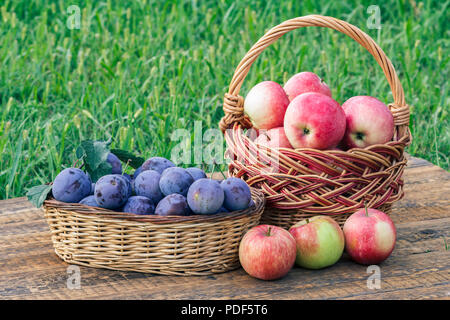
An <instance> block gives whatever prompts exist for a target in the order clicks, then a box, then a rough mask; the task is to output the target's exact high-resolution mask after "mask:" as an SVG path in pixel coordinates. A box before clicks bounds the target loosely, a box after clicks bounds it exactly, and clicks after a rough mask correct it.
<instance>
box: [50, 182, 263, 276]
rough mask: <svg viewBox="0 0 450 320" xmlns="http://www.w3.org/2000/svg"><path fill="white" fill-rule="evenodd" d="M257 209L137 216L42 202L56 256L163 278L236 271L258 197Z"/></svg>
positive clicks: (258, 196) (260, 200)
mask: <svg viewBox="0 0 450 320" xmlns="http://www.w3.org/2000/svg"><path fill="white" fill-rule="evenodd" d="M252 198H253V200H254V201H255V206H252V207H250V208H248V209H246V210H240V211H235V212H231V213H220V214H216V215H208V216H203V215H192V216H184V217H181V216H169V217H162V216H157V215H147V216H140V215H134V214H128V213H120V212H114V211H111V210H107V209H102V208H94V207H89V206H85V205H81V204H76V203H75V204H74V203H64V202H59V201H56V200H53V199H49V200H46V201H45V202H44V212H45V217H46V220H47V222H48V224H49V226H50V230H51V233H52V241H53V246H54V248H55V252H56V254H57V255H58V256H59V257H60V258H61V259H63V260H64V261H66V262H68V263H71V264H79V265H83V266H89V267H97V268H107V269H114V270H125V271H138V272H149V273H154V274H163V275H205V274H214V273H221V272H225V271H229V270H233V269H236V268H238V267H239V255H238V249H239V243H240V240H241V238H242V236H243V235H244V233H245V232H246V231H247V230H248V229H249V228H251V227H253V226H255V225H257V224H258V223H259V220H260V217H261V214H262V212H263V210H264V204H265V199H264V196H263V195H262V193H261V192H260V191H258V190H255V189H252Z"/></svg>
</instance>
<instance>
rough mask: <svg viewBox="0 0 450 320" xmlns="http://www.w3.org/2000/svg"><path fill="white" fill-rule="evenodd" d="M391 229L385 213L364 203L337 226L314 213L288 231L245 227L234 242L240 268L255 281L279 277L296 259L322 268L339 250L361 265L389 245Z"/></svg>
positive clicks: (384, 254)
mask: <svg viewBox="0 0 450 320" xmlns="http://www.w3.org/2000/svg"><path fill="white" fill-rule="evenodd" d="M396 235H397V232H396V228H395V226H394V223H393V222H392V220H391V219H390V218H389V216H388V215H387V214H385V213H384V212H382V211H379V210H376V209H371V208H364V209H361V210H358V211H356V212H355V213H354V214H352V215H351V216H350V217H349V218H348V219H347V220H346V221H345V223H344V227H343V228H342V229H341V227H340V226H339V224H338V223H337V222H336V221H334V220H333V219H332V218H330V217H328V216H324V215H322V216H314V217H312V218H310V219H305V220H303V221H300V222H298V223H296V224H295V225H293V226H292V227H291V228H290V229H289V231H288V230H286V229H283V228H281V227H278V226H274V225H267V224H264V225H259V226H256V227H253V228H252V229H250V230H249V231H248V232H247V233H246V234H245V235H244V237H243V238H242V240H241V242H240V245H239V260H240V263H241V265H242V267H243V268H244V270H245V271H246V272H247V273H248V274H249V275H250V276H252V277H255V278H257V279H261V280H275V279H279V278H281V277H283V276H285V275H286V274H287V273H288V272H289V271H290V270H291V268H292V267H293V266H294V264H296V265H297V266H299V267H302V268H306V269H322V268H325V267H329V266H331V265H333V264H335V263H336V262H337V261H338V260H339V259H340V258H341V256H342V254H343V252H344V249H345V251H346V252H347V254H348V255H349V256H350V258H351V259H352V260H353V261H355V262H357V263H359V264H363V265H372V264H378V263H380V262H382V261H384V260H385V259H387V258H388V257H389V256H390V254H391V253H392V251H393V250H394V247H395V241H396Z"/></svg>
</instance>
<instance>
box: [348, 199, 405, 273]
mask: <svg viewBox="0 0 450 320" xmlns="http://www.w3.org/2000/svg"><path fill="white" fill-rule="evenodd" d="M343 231H344V236H345V251H346V252H347V253H348V254H349V255H350V257H351V258H352V260H354V261H356V262H358V263H360V264H366V265H371V264H378V263H380V262H382V261H384V260H385V259H387V258H388V257H389V256H390V254H391V253H392V251H393V250H394V247H395V241H396V237H397V231H396V229H395V226H394V223H393V222H392V220H391V218H390V217H389V216H388V215H387V214H386V213H384V212H382V211H380V210H376V209H372V208H364V209H360V210H358V211H356V212H355V213H353V214H352V215H351V216H350V217H349V218H348V219H347V221H345V223H344V228H343Z"/></svg>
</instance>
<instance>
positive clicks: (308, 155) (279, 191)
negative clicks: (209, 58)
mask: <svg viewBox="0 0 450 320" xmlns="http://www.w3.org/2000/svg"><path fill="white" fill-rule="evenodd" d="M308 26H316V27H326V28H330V29H334V30H336V31H339V32H341V33H344V34H346V35H348V36H349V37H351V38H352V39H353V40H355V41H356V42H358V43H359V44H360V45H361V46H363V47H364V48H365V49H366V50H367V51H368V52H369V53H370V54H371V55H372V56H373V57H374V58H375V60H376V62H377V63H378V64H379V65H380V67H381V68H382V70H383V72H384V75H385V76H386V79H387V81H388V82H389V85H390V88H391V91H392V94H393V98H394V102H393V103H390V104H389V105H388V106H389V109H390V110H391V112H392V114H393V116H394V124H395V130H394V136H393V139H392V141H390V142H388V143H386V144H378V145H372V146H369V147H367V148H364V149H361V148H354V149H351V150H348V151H340V150H332V151H329V150H315V149H309V148H300V149H295V150H294V149H286V148H268V147H265V146H260V145H256V144H255V143H253V141H252V139H251V138H250V136H251V135H250V134H249V131H248V130H247V131H246V130H245V129H249V128H251V127H252V124H251V122H250V120H249V119H248V117H247V116H246V115H245V114H244V110H243V105H244V98H243V97H242V96H240V95H239V90H240V88H241V86H242V83H243V81H244V79H245V77H246V76H247V74H248V72H249V69H250V67H251V66H252V64H253V62H254V61H255V60H256V58H257V57H258V56H259V54H260V53H261V52H262V51H263V50H264V49H265V48H267V47H268V46H269V45H271V44H272V43H273V42H275V41H276V40H277V39H278V38H280V37H281V36H282V35H284V34H285V33H287V32H289V31H291V30H294V29H298V28H301V27H308ZM409 109H410V108H409V106H408V105H407V104H406V103H405V97H404V92H403V88H402V85H401V84H400V81H399V79H398V77H397V74H396V72H395V69H394V67H393V65H392V63H391V61H390V60H389V59H388V58H387V57H386V55H385V53H384V52H383V50H381V48H380V47H379V46H378V45H377V44H376V43H375V42H374V41H373V40H372V38H370V37H369V36H368V35H367V34H365V33H364V32H363V31H361V30H360V29H358V28H357V27H355V26H353V25H351V24H349V23H347V22H345V21H342V20H339V19H336V18H333V17H326V16H319V15H310V16H304V17H299V18H295V19H291V20H288V21H285V22H283V23H281V24H279V25H278V26H275V27H274V28H272V29H270V30H269V31H268V32H267V33H266V34H265V35H264V36H263V37H262V38H260V39H259V40H258V41H257V42H256V44H255V45H253V47H251V49H250V50H249V51H248V53H247V54H246V55H245V56H244V58H243V59H242V60H241V62H240V63H239V65H238V66H237V68H236V71H235V73H234V75H233V78H232V80H231V83H230V87H229V91H228V93H226V94H225V98H224V103H223V110H224V113H225V115H224V117H223V118H222V119H221V120H220V123H219V126H220V128H221V130H222V131H223V132H224V134H225V139H226V142H227V146H228V150H227V153H226V154H227V156H228V157H230V158H231V162H230V165H229V174H230V175H232V176H237V177H240V178H242V179H244V180H245V181H247V183H248V184H249V185H251V186H253V187H255V188H258V189H261V190H262V191H263V192H264V194H265V196H266V201H267V206H266V210H265V212H264V213H263V216H262V218H261V221H262V222H264V223H272V224H275V225H279V226H282V227H285V228H289V227H290V226H291V225H292V224H293V223H295V222H296V221H299V220H302V219H304V218H307V217H310V216H313V215H317V214H327V215H332V216H333V217H334V218H335V220H336V221H338V223H340V225H341V226H342V224H343V222H344V221H345V219H346V218H347V217H348V215H349V214H351V213H353V212H355V211H356V210H357V209H359V208H362V207H364V202H366V203H367V205H368V206H370V207H372V208H380V209H382V210H385V211H387V212H390V208H391V205H392V203H394V202H395V201H397V200H399V199H400V198H402V196H403V180H402V174H403V170H404V167H405V165H406V159H405V157H404V155H403V151H404V148H405V146H407V145H408V144H410V142H411V133H410V131H409Z"/></svg>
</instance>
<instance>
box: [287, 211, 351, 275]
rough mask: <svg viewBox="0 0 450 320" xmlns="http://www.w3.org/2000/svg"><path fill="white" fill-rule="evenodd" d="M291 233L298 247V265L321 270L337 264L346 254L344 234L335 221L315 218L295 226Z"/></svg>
mask: <svg viewBox="0 0 450 320" xmlns="http://www.w3.org/2000/svg"><path fill="white" fill-rule="evenodd" d="M289 232H290V233H291V235H292V236H293V237H294V239H295V242H296V246H297V256H296V260H295V262H296V264H297V265H298V266H300V267H303V268H308V269H321V268H325V267H328V266H331V265H333V264H335V263H336V262H337V261H338V260H339V259H340V257H341V256H342V253H343V252H344V246H345V240H344V233H343V232H342V229H341V228H340V226H339V224H338V223H337V222H336V221H334V219H332V218H330V217H327V216H314V217H312V218H309V219H305V220H302V221H300V222H298V223H296V224H295V225H293V226H292V227H291V228H290V229H289Z"/></svg>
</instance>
